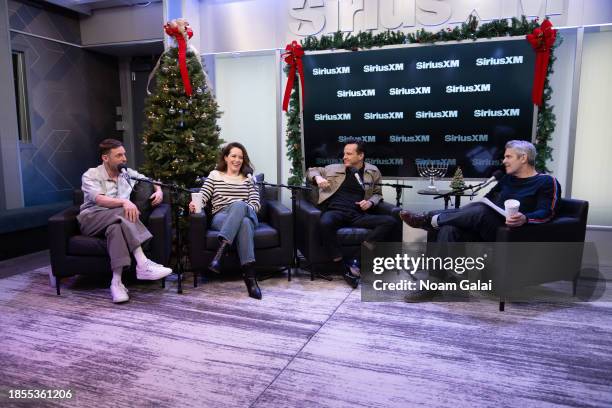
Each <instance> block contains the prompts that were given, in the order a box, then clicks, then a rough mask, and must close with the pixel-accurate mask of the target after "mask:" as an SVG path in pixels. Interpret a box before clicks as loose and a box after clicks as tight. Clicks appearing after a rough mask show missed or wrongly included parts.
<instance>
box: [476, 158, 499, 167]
mask: <svg viewBox="0 0 612 408" xmlns="http://www.w3.org/2000/svg"><path fill="white" fill-rule="evenodd" d="M501 164H502V161H501V160H493V159H472V165H474V166H500V165H501Z"/></svg>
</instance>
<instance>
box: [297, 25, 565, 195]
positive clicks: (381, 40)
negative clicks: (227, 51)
mask: <svg viewBox="0 0 612 408" xmlns="http://www.w3.org/2000/svg"><path fill="white" fill-rule="evenodd" d="M538 26H539V23H538V19H537V18H536V19H535V20H531V21H528V20H527V18H526V17H525V16H522V17H521V18H520V19H518V18H516V17H513V18H512V19H511V20H507V19H502V20H493V21H491V22H489V23H484V24H479V22H478V19H477V18H476V16H474V15H470V17H469V18H468V20H467V21H466V22H465V23H463V24H461V26H457V27H455V28H453V29H450V28H447V29H446V30H440V31H438V32H437V33H432V32H429V31H425V30H424V29H420V30H418V31H416V32H414V33H408V34H406V33H403V32H401V31H385V32H382V33H379V34H376V35H374V34H372V32H360V33H358V34H357V35H353V34H351V33H347V34H345V33H342V32H337V33H334V34H331V35H324V36H321V38H317V37H313V36H310V37H307V38H305V39H304V40H303V41H302V47H303V48H304V50H305V51H320V50H330V49H344V50H351V51H358V50H360V49H369V48H372V47H383V46H386V45H398V44H415V43H417V44H433V43H435V42H442V41H462V40H472V41H475V40H477V39H479V38H493V37H508V36H524V35H527V34H531V33H532V32H533V30H534V29H535V28H537V27H538ZM557 38H558V39H560V36H557ZM560 43H561V42H560V40H558V41H557V43H556V44H555V45H554V46H553V47H552V50H551V55H550V62H549V64H548V70H547V73H546V80H545V82H544V94H543V96H542V106H541V107H540V108H539V110H538V117H537V131H536V143H535V147H536V150H537V156H536V169H537V170H538V171H539V172H541V173H547V172H550V170H549V169H548V168H547V167H546V162H547V161H548V160H552V148H551V147H550V146H548V142H549V141H550V140H551V139H552V133H553V131H554V130H555V119H556V118H555V115H554V113H553V112H552V108H553V106H552V105H551V104H550V98H551V95H552V88H551V87H550V83H549V78H550V74H552V73H553V69H552V67H553V64H554V62H555V59H556V58H555V56H554V50H555V48H556V47H557V46H558V45H559V44H560ZM287 70H288V67H285V72H288V71H287ZM299 103H300V102H299V87H298V82H297V81H295V82H294V85H293V91H292V93H291V100H290V103H289V110H288V111H287V132H286V135H287V142H286V146H287V157H288V158H289V160H290V162H291V170H290V172H291V177H289V181H288V183H289V184H292V185H300V184H303V182H304V172H303V163H304V155H303V152H302V132H301V124H300V105H299Z"/></svg>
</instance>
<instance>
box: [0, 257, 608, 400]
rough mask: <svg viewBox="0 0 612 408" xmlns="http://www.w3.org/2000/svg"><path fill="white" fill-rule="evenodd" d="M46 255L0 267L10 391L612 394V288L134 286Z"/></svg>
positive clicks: (232, 396)
mask: <svg viewBox="0 0 612 408" xmlns="http://www.w3.org/2000/svg"><path fill="white" fill-rule="evenodd" d="M48 268H49V267H48V266H47V267H43V268H39V269H36V270H33V271H29V272H25V273H21V274H17V275H13V276H9V277H6V278H4V279H0V328H1V330H2V331H1V333H0V345H1V346H0V406H23V403H21V404H20V403H17V402H16V401H14V400H8V399H7V397H6V396H7V390H8V389H10V388H20V389H24V388H30V389H31V388H46V389H49V388H54V389H58V388H61V389H71V390H73V392H74V393H75V397H74V398H73V399H72V400H63V401H62V400H45V401H36V402H29V404H31V405H32V406H54V407H55V406H83V407H85V406H86V407H92V406H95V407H106V406H108V407H148V406H160V407H170V406H172V407H248V406H255V407H311V406H312V407H315V406H317V407H318V406H330V407H344V406H347V407H348V406H368V407H410V406H432V407H445V406H449V407H450V406H453V407H463V406H465V407H468V406H469V407H472V406H496V407H497V406H516V407H526V406H537V407H542V406H612V303H611V302H609V301H605V300H606V299H607V297H606V298H604V300H599V301H597V302H592V303H574V304H570V303H556V304H552V303H532V304H509V305H507V309H506V312H504V313H500V312H498V310H497V303H496V301H495V299H493V298H486V297H485V298H482V299H478V300H477V301H474V302H469V303H420V304H405V303H363V302H361V301H360V293H359V291H351V290H350V288H348V287H347V286H346V284H345V283H344V282H343V281H341V280H339V279H336V280H334V281H333V282H326V281H315V282H310V281H309V280H308V275H306V274H304V275H300V276H299V277H297V278H296V279H294V281H292V282H287V281H286V279H283V278H280V277H279V278H273V279H269V280H266V281H264V282H263V283H262V284H261V286H262V290H263V294H264V299H263V301H255V300H252V299H250V298H248V297H247V296H246V291H245V289H244V285H243V283H242V281H226V282H212V283H208V284H206V285H204V286H200V287H198V288H195V289H194V288H192V287H191V286H190V285H191V282H188V284H187V287H186V291H185V293H184V294H183V295H178V294H176V287H175V283H174V282H169V283H168V285H167V287H166V289H161V288H160V287H159V285H158V284H155V283H153V284H149V283H138V284H135V285H131V286H129V287H130V295H131V297H132V300H131V301H130V302H129V303H127V304H124V305H113V304H112V303H111V302H110V298H109V294H108V289H107V288H104V287H102V286H101V285H100V284H97V283H95V282H93V283H92V282H88V281H86V280H83V279H78V278H77V279H71V280H68V281H67V282H66V284H65V285H64V287H63V290H62V295H61V296H60V297H58V296H56V295H55V291H54V290H53V289H52V288H51V287H50V286H49V280H48V277H47V273H48Z"/></svg>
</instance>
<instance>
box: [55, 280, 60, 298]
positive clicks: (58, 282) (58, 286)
mask: <svg viewBox="0 0 612 408" xmlns="http://www.w3.org/2000/svg"><path fill="white" fill-rule="evenodd" d="M55 292H56V293H57V296H59V295H60V277H59V276H56V277H55Z"/></svg>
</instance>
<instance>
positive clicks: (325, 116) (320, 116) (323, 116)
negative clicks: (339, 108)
mask: <svg viewBox="0 0 612 408" xmlns="http://www.w3.org/2000/svg"><path fill="white" fill-rule="evenodd" d="M314 120H316V121H322V120H351V114H350V113H334V114H329V113H315V115H314Z"/></svg>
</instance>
